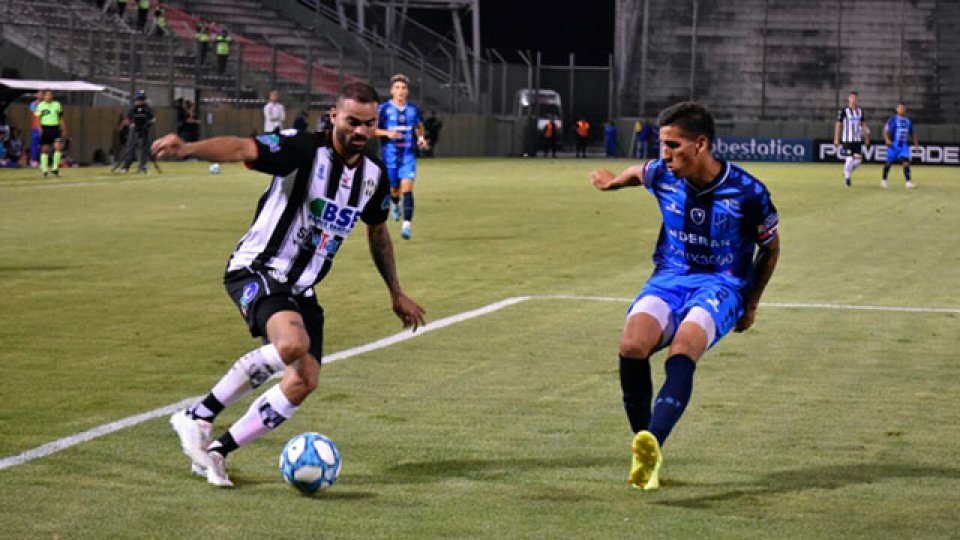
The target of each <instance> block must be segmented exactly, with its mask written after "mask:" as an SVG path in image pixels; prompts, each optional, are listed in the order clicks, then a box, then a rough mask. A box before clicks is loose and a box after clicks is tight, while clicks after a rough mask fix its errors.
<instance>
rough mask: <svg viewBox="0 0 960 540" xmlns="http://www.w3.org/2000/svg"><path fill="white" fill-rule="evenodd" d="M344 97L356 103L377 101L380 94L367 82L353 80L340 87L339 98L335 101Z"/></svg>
mask: <svg viewBox="0 0 960 540" xmlns="http://www.w3.org/2000/svg"><path fill="white" fill-rule="evenodd" d="M344 99H352V100H354V101H356V102H357V103H379V102H380V96H378V95H377V91H376V90H375V89H374V88H373V87H372V86H370V85H369V84H367V83H362V82H354V83H349V84H345V85H344V86H343V88H341V89H340V98H339V99H338V100H337V102H340V101H341V100H344Z"/></svg>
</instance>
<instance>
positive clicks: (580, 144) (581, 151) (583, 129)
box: [577, 117, 590, 157]
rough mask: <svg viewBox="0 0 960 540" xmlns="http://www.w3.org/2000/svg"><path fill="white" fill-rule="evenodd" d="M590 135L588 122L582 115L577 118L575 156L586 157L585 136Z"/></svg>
mask: <svg viewBox="0 0 960 540" xmlns="http://www.w3.org/2000/svg"><path fill="white" fill-rule="evenodd" d="M589 135H590V122H587V121H586V120H584V119H583V118H582V117H581V118H580V119H579V120H577V157H587V136H589Z"/></svg>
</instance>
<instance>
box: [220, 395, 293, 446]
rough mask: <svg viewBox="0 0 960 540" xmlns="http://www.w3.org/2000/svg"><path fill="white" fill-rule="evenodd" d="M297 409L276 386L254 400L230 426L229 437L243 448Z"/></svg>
mask: <svg viewBox="0 0 960 540" xmlns="http://www.w3.org/2000/svg"><path fill="white" fill-rule="evenodd" d="M298 408H299V407H298V406H297V405H294V404H293V403H290V400H289V399H287V396H285V395H283V391H282V390H281V389H280V385H279V384H277V385H275V386H274V387H273V388H271V389H269V390H267V391H266V392H264V393H263V395H262V396H260V397H258V398H257V399H256V400H254V402H253V403H252V404H251V405H250V408H249V409H247V412H246V414H244V415H243V416H241V417H240V419H239V420H237V421H236V422H235V423H234V424H233V425H232V426H230V435H231V436H232V437H233V440H234V441H236V443H237V446H238V447H240V446H243V445H245V444H247V443H249V442H250V441H254V440H256V439H259V438H260V437H263V436H264V435H265V434H267V433H268V432H270V431H271V430H273V429H274V428H276V427H277V426H279V425H280V424H282V423H283V422H284V421H285V420H287V419H289V418H290V417H291V416H293V413H295V412H297V409H298Z"/></svg>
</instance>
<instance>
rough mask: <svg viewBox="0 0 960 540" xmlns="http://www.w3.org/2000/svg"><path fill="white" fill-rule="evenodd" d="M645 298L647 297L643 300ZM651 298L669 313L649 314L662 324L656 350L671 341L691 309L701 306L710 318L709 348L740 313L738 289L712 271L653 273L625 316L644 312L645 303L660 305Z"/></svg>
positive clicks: (734, 322) (725, 333) (738, 317)
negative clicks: (711, 337) (711, 333)
mask: <svg viewBox="0 0 960 540" xmlns="http://www.w3.org/2000/svg"><path fill="white" fill-rule="evenodd" d="M648 297H653V298H648ZM645 298H646V299H647V300H644V299H645ZM653 299H659V300H661V301H662V302H663V303H664V304H666V306H667V308H668V309H669V313H666V314H663V315H665V316H658V315H660V314H657V313H651V315H653V316H654V318H656V319H658V320H660V322H661V326H662V327H663V340H662V341H661V343H660V345H659V346H658V347H657V350H659V349H662V348H663V347H666V346H667V345H669V344H670V342H671V341H673V335H674V333H675V332H676V329H677V328H679V327H680V323H681V322H683V320H684V319H686V318H687V315H688V314H690V310H692V309H693V308H697V307H699V308H701V309H703V310H704V311H706V312H707V313H708V314H709V315H710V318H711V319H713V324H714V327H715V332H714V336H713V339H712V340H711V341H710V343H709V344H708V348H709V347H713V346H714V345H715V344H716V343H717V342H718V341H720V338H722V337H723V336H725V335H727V334H729V333H730V331H731V330H733V327H734V326H735V325H736V324H737V321H738V320H739V319H740V317H742V316H743V298H742V297H741V295H740V292H739V291H738V290H737V289H736V288H734V287H732V286H730V284H729V283H727V282H726V281H724V280H723V278H721V277H720V276H717V275H714V274H688V275H674V274H654V275H653V276H651V277H650V279H648V280H647V283H646V284H645V285H644V286H643V289H641V290H640V294H638V295H637V298H636V299H635V300H634V301H633V303H632V304H630V307H628V308H627V317H630V316H632V315H634V314H636V313H638V312H645V311H646V309H644V308H645V306H648V305H657V304H660V303H659V302H650V300H653ZM660 305H662V304H660ZM661 319H665V320H661ZM708 335H709V332H708Z"/></svg>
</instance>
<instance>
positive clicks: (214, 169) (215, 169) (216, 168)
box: [210, 163, 220, 174]
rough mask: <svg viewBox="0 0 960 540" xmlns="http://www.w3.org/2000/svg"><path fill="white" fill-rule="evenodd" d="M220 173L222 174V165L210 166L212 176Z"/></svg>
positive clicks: (212, 164)
mask: <svg viewBox="0 0 960 540" xmlns="http://www.w3.org/2000/svg"><path fill="white" fill-rule="evenodd" d="M219 172H220V164H219V163H211V164H210V174H218V173H219Z"/></svg>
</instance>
